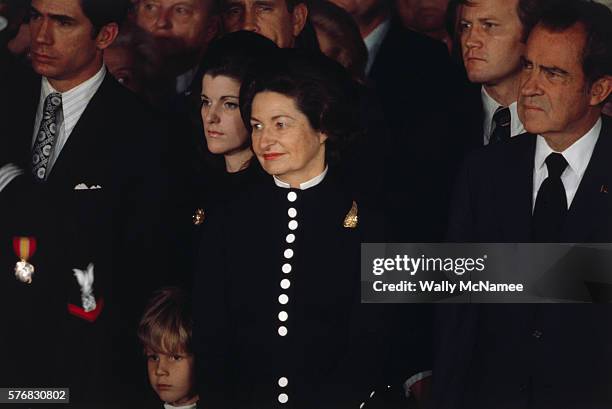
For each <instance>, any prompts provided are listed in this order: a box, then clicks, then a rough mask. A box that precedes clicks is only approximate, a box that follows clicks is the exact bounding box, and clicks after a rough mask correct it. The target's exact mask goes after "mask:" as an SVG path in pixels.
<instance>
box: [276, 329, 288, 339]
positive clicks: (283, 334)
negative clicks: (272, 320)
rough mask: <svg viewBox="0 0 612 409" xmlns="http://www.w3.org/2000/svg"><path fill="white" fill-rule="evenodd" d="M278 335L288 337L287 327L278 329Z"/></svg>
mask: <svg viewBox="0 0 612 409" xmlns="http://www.w3.org/2000/svg"><path fill="white" fill-rule="evenodd" d="M278 335H280V336H281V337H284V336H285V335H287V327H278Z"/></svg>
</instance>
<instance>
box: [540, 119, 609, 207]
mask: <svg viewBox="0 0 612 409" xmlns="http://www.w3.org/2000/svg"><path fill="white" fill-rule="evenodd" d="M601 127H602V120H601V118H599V119H598V120H597V122H596V123H595V125H593V127H592V128H591V129H590V130H589V131H588V132H587V133H586V134H585V135H584V136H583V137H581V138H580V139H578V140H577V141H576V142H574V143H573V144H572V145H571V146H570V147H569V148H567V149H566V150H564V151H563V152H559V153H561V154H562V155H563V157H564V158H565V160H566V161H567V164H568V166H567V168H566V169H565V171H563V173H562V174H561V181H562V182H563V186H564V187H565V193H566V196H567V205H568V208H569V206H570V205H571V203H572V201H573V200H574V196H575V195H576V192H577V191H578V186H579V185H580V182H581V181H582V177H583V176H584V172H585V171H586V168H587V166H588V165H589V162H590V160H591V156H592V155H593V151H594V150H595V145H596V144H597V140H598V139H599V134H600V133H601ZM553 152H555V151H554V150H553V149H552V148H551V147H550V146H548V143H547V142H546V140H545V139H544V137H543V136H541V135H538V136H537V141H536V150H535V157H534V170H533V182H534V183H533V185H534V196H533V202H532V203H533V206H534V207H535V201H536V198H537V192H538V190H539V189H540V186H541V185H542V183H543V182H544V180H545V179H546V178H547V177H548V168H547V167H546V158H547V157H548V155H550V154H551V153H553Z"/></svg>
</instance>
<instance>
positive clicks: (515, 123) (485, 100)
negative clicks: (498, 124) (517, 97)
mask: <svg viewBox="0 0 612 409" xmlns="http://www.w3.org/2000/svg"><path fill="white" fill-rule="evenodd" d="M480 94H481V96H482V108H483V110H484V124H483V125H484V126H483V128H482V129H483V130H484V144H485V145H488V144H489V139H490V138H491V132H493V115H494V114H495V111H496V110H497V108H499V107H500V106H502V105H501V104H500V103H499V102H497V101H496V100H494V99H493V97H492V96H490V95H489V93H488V92H487V90H486V89H485V87H484V86H482V87H481V90H480ZM508 108H509V109H510V136H511V137H514V136H516V135H520V134H522V133H524V132H525V127H524V126H523V124H522V123H521V120H520V119H519V116H518V103H517V101H514V102H513V103H512V104H510V106H509V107H508Z"/></svg>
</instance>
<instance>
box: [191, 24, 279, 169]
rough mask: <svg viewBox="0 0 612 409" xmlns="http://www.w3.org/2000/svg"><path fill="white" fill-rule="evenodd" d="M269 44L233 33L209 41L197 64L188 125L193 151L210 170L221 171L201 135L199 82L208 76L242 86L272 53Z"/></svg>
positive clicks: (247, 33) (220, 164) (250, 35)
mask: <svg viewBox="0 0 612 409" xmlns="http://www.w3.org/2000/svg"><path fill="white" fill-rule="evenodd" d="M276 48H277V47H276V44H274V42H273V41H271V40H269V39H267V38H266V37H263V36H261V35H259V34H255V33H253V32H250V31H236V32H234V33H229V34H226V35H224V36H223V37H221V38H219V39H217V40H215V41H213V42H212V43H211V44H210V46H209V47H208V50H207V51H206V54H205V55H204V57H203V58H202V61H201V62H200V68H199V69H198V72H197V74H196V76H195V77H194V80H193V83H192V85H191V96H190V98H191V106H192V115H191V117H192V123H193V126H194V129H195V130H197V145H196V146H197V150H198V151H199V154H200V156H201V157H203V159H204V160H205V161H206V162H207V163H208V164H209V165H210V166H212V167H213V168H225V164H224V161H223V158H222V157H219V155H212V154H211V153H210V152H208V149H207V148H206V142H205V141H204V138H202V135H203V134H204V129H203V127H202V122H201V121H202V118H201V117H200V108H201V106H202V103H201V100H200V95H201V94H202V78H204V75H206V74H208V75H211V76H213V77H216V76H219V75H222V76H224V77H229V78H232V79H234V80H236V81H238V82H239V83H242V81H243V80H244V77H245V76H246V74H247V72H248V71H249V69H250V68H251V66H252V65H253V64H254V63H255V62H257V61H260V60H264V59H266V58H267V55H268V54H269V53H271V52H273V51H275V50H276Z"/></svg>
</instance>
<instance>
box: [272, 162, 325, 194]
mask: <svg viewBox="0 0 612 409" xmlns="http://www.w3.org/2000/svg"><path fill="white" fill-rule="evenodd" d="M327 170H328V167H327V166H325V170H324V171H323V173H321V174H320V175H319V176H315V177H314V178H312V179H310V180H307V181H306V182H304V183H300V190H306V189H309V188H311V187H314V186H316V185H318V184H319V183H321V182H322V181H323V179H325V176H326V175H327ZM272 177H273V178H274V183H276V186H278V187H282V188H284V189H291V185H290V184H289V183H287V182H283V181H282V180H280V179H279V178H277V177H276V176H272Z"/></svg>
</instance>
